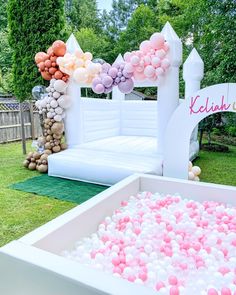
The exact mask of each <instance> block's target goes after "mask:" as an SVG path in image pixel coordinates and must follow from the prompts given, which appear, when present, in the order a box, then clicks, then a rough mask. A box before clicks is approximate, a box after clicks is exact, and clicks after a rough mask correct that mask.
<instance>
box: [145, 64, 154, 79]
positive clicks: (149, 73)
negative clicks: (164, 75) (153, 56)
mask: <svg viewBox="0 0 236 295" xmlns="http://www.w3.org/2000/svg"><path fill="white" fill-rule="evenodd" d="M154 74H155V68H154V67H153V66H146V68H145V69H144V75H145V76H146V77H148V78H150V77H152V76H153V75H154Z"/></svg>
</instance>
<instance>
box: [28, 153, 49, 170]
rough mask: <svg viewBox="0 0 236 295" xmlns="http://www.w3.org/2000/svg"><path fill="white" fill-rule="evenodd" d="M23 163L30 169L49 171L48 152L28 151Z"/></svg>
mask: <svg viewBox="0 0 236 295" xmlns="http://www.w3.org/2000/svg"><path fill="white" fill-rule="evenodd" d="M23 165H24V167H25V168H28V169H29V170H38V171H39V172H41V173H44V172H47V170H48V154H47V153H43V154H41V153H39V152H30V153H28V155H27V157H26V160H24V162H23Z"/></svg>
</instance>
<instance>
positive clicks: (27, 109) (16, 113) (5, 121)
mask: <svg viewBox="0 0 236 295" xmlns="http://www.w3.org/2000/svg"><path fill="white" fill-rule="evenodd" d="M21 106H22V107H21V108H20V103H19V102H16V101H10V100H9V101H0V143H6V142H11V141H16V140H21V139H22V130H21V113H20V109H22V111H23V112H22V114H23V119H24V130H25V137H26V138H32V139H35V138H37V137H39V136H40V135H42V131H41V127H40V121H39V114H38V111H37V109H36V107H35V104H34V102H33V101H30V102H24V103H22V104H21Z"/></svg>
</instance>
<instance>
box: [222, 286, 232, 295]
mask: <svg viewBox="0 0 236 295" xmlns="http://www.w3.org/2000/svg"><path fill="white" fill-rule="evenodd" d="M221 295H232V293H231V291H230V289H229V288H227V287H224V288H222V289H221Z"/></svg>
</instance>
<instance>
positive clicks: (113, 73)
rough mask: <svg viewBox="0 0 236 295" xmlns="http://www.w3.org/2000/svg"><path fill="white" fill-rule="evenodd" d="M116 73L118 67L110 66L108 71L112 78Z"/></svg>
mask: <svg viewBox="0 0 236 295" xmlns="http://www.w3.org/2000/svg"><path fill="white" fill-rule="evenodd" d="M117 73H118V69H117V68H115V67H111V68H110V70H109V71H108V74H109V76H111V77H112V78H115V77H116V75H117Z"/></svg>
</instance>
